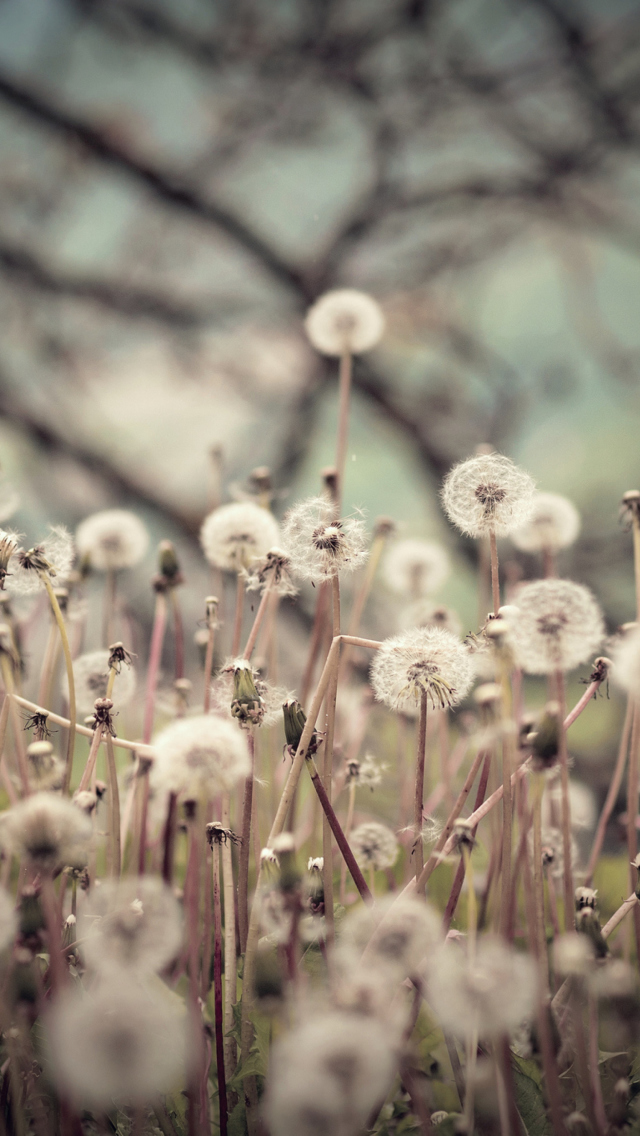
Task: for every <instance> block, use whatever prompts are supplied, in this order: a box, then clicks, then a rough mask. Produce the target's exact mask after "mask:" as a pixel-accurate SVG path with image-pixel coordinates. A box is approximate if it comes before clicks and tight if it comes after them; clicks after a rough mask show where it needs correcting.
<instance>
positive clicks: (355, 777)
mask: <svg viewBox="0 0 640 1136" xmlns="http://www.w3.org/2000/svg"><path fill="white" fill-rule="evenodd" d="M386 769H387V766H386V765H382V764H381V763H380V762H379V761H378V759H377V758H376V757H374V755H373V754H372V753H366V754H365V755H364V757H363V759H362V761H350V762H349V763H348V764H347V783H348V784H351V782H353V781H355V783H356V785H357V786H358V788H359V789H365V788H366V789H371V790H372V791H373V790H374V789H377V787H378V785H381V784H382V777H383V774H384V773H385V771H386Z"/></svg>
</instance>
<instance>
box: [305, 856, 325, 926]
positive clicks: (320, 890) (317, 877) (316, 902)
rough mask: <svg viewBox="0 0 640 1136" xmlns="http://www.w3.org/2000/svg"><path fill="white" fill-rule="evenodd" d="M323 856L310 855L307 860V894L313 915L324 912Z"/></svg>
mask: <svg viewBox="0 0 640 1136" xmlns="http://www.w3.org/2000/svg"><path fill="white" fill-rule="evenodd" d="M323 869H324V856H310V857H309V860H308V862H307V873H308V874H307V895H308V898H309V907H310V909H311V912H312V914H313V915H322V914H323V913H324V884H323V880H322V872H323Z"/></svg>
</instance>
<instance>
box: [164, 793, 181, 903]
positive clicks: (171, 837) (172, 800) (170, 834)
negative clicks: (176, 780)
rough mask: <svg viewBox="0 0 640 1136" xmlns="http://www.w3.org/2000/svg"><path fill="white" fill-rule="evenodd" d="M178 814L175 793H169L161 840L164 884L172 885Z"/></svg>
mask: <svg viewBox="0 0 640 1136" xmlns="http://www.w3.org/2000/svg"><path fill="white" fill-rule="evenodd" d="M177 813H178V797H177V795H176V794H175V793H169V800H168V802H167V816H166V819H165V822H164V832H163V839H162V846H163V853H162V878H163V880H164V882H165V883H166V884H169V886H171V884H172V883H173V851H174V847H175V842H176V820H177Z"/></svg>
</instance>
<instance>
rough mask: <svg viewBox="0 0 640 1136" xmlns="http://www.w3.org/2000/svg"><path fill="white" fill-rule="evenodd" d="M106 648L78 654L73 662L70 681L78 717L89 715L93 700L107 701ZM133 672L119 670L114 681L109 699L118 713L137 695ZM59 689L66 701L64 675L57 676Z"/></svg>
mask: <svg viewBox="0 0 640 1136" xmlns="http://www.w3.org/2000/svg"><path fill="white" fill-rule="evenodd" d="M109 655H110V652H109V650H108V648H106V647H105V648H104V649H101V650H99V651H88V652H87V653H86V654H85V655H78V658H77V659H74V662H73V681H74V685H75V688H76V703H77V707H78V713H79V714H84V715H86V714H91V712H92V711H93V704H94V702H95V701H96V698H106V695H107V683H108V681H109ZM136 682H137V679H136V671H135V668H134V667H131V666H124V667H121V668H120V671H119V673H118V674H116V676H115V678H114V682H113V692H112V694H111V698H112V699H113V702H114V704H115V707H116V709H117V710H124V708H125V706H128V705H129V703H130V702H131V701H132V699H133V697H134V695H135V692H136ZM60 688H61V690H62V694H63V696H64V698H65V699H66V700H67V701H68V700H69V683H68V681H67V676H66V674H63V675H61V677H60Z"/></svg>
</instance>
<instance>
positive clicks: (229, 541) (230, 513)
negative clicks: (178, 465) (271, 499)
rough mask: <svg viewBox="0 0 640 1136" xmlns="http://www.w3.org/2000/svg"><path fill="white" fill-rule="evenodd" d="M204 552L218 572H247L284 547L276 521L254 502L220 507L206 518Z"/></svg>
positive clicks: (202, 532)
mask: <svg viewBox="0 0 640 1136" xmlns="http://www.w3.org/2000/svg"><path fill="white" fill-rule="evenodd" d="M200 543H201V545H202V549H203V552H204V554H205V556H206V558H207V560H208V561H209V563H210V564H212V565H213V567H214V568H222V569H224V570H225V571H226V572H240V571H242V570H245V571H247V570H248V569H250V568H251V566H252V564H253V562H254V561H255V560H259V559H262V558H263V557H265V556H266V554H267V552H268V551H269V549H271V548H274V547H277V546H278V545H279V543H280V530H279V528H278V523H277V521H276V519H275V517H274V516H273V515H272V514H271V513H270V512H269V511H268V509H262V508H261V507H260V505H256V504H254V502H253V501H239V502H234V503H233V504H231V505H220V507H219V508H218V509H214V510H213V512H212V513H209V516H208V517H205V519H204V521H203V524H202V528H201V529H200Z"/></svg>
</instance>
